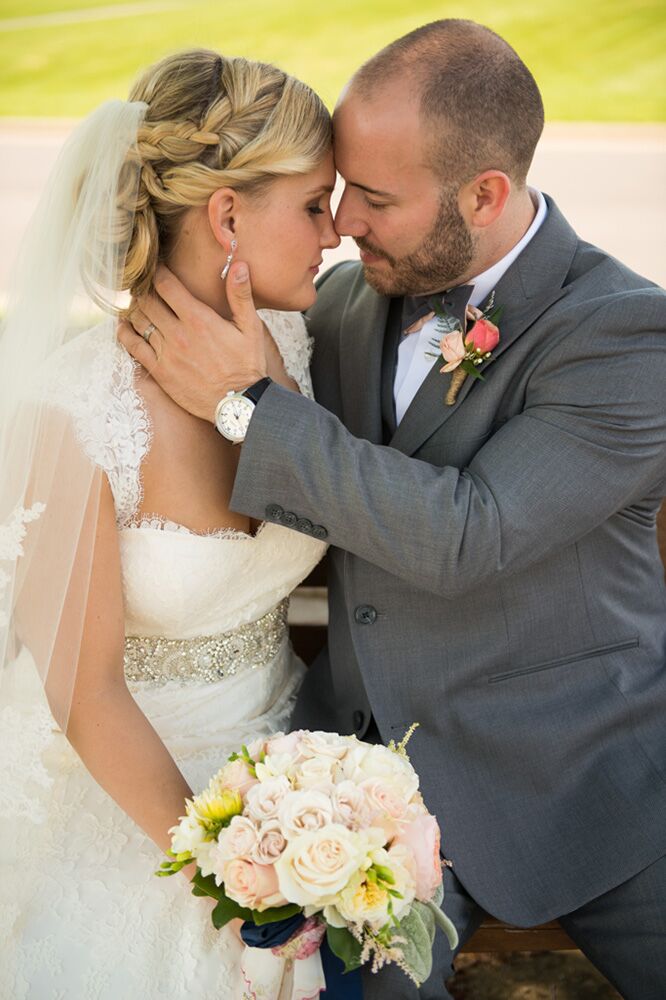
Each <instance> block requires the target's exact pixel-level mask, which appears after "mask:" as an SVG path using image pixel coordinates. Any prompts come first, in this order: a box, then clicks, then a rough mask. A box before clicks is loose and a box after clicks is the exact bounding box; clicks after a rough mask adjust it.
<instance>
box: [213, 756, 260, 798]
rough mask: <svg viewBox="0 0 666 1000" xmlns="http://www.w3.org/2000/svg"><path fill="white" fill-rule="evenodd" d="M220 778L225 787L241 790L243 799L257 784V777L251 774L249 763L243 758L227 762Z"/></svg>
mask: <svg viewBox="0 0 666 1000" xmlns="http://www.w3.org/2000/svg"><path fill="white" fill-rule="evenodd" d="M219 780H220V782H221V783H222V784H223V785H224V787H225V788H230V789H231V791H232V792H240V794H241V796H242V798H243V799H245V796H246V795H247V793H248V791H249V790H250V788H252V786H253V785H256V784H257V779H256V778H255V777H254V776H253V775H252V774H250V772H249V770H248V768H247V764H245V763H244V761H242V760H232V761H231V762H230V763H229V764H225V765H224V767H223V768H222V770H221V771H220V774H219Z"/></svg>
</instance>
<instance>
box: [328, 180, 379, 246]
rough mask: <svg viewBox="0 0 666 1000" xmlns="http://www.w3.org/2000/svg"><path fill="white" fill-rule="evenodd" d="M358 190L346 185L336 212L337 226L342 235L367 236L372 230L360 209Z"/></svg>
mask: <svg viewBox="0 0 666 1000" xmlns="http://www.w3.org/2000/svg"><path fill="white" fill-rule="evenodd" d="M357 195H358V192H356V191H354V190H353V189H351V188H350V187H349V186H348V185H345V188H344V191H343V192H342V197H341V198H340V203H339V205H338V210H337V212H336V213H335V228H336V230H337V231H338V233H339V234H340V236H366V235H367V234H368V232H369V231H370V227H369V225H368V223H367V221H366V220H365V219H364V218H363V213H362V212H361V211H360V208H361V206H360V205H359V203H358V202H359V199H358V197H357Z"/></svg>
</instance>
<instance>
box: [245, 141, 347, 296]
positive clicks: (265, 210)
mask: <svg viewBox="0 0 666 1000" xmlns="http://www.w3.org/2000/svg"><path fill="white" fill-rule="evenodd" d="M334 184H335V166H334V163H333V154H332V153H329V154H328V155H327V156H326V158H325V159H324V160H322V162H321V164H319V166H317V167H316V168H315V169H314V170H312V171H310V173H307V174H295V175H292V176H290V177H280V178H278V179H277V180H275V181H273V182H272V183H271V184H270V185H269V187H268V188H267V189H266V191H264V192H262V193H261V194H260V195H259V196H258V197H255V198H252V197H248V198H243V197H242V196H240V197H239V199H238V202H237V209H236V211H235V213H234V217H233V231H234V236H235V238H236V240H237V242H238V249H237V251H236V259H237V260H243V261H246V262H247V263H248V264H249V266H250V276H251V281H252V291H253V295H254V301H255V304H256V306H257V308H264V309H284V310H294V311H296V310H299V311H300V310H303V309H307V308H308V306H311V305H312V303H313V302H314V300H315V298H316V291H315V288H314V280H315V278H316V276H317V272H318V270H319V266H320V265H321V263H322V251H323V250H325V249H326V248H330V247H336V246H338V245H339V243H340V237H339V236H338V234H337V233H336V231H335V227H334V225H333V217H332V215H331V207H330V200H331V193H332V191H333V187H334Z"/></svg>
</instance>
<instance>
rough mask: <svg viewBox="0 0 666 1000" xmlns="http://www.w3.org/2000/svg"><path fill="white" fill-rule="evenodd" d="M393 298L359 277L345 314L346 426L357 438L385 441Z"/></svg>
mask: <svg viewBox="0 0 666 1000" xmlns="http://www.w3.org/2000/svg"><path fill="white" fill-rule="evenodd" d="M390 301H391V300H390V299H388V298H386V297H384V296H382V295H378V294H377V292H375V291H373V289H372V288H370V287H369V285H366V283H365V281H364V280H363V274H362V272H361V271H360V272H359V276H358V278H357V280H356V282H355V283H354V286H353V287H352V289H351V293H350V295H349V298H348V300H347V305H346V307H345V310H344V312H343V315H342V322H341V335H340V373H341V379H342V407H343V419H344V423H345V426H346V427H347V428H348V429H349V430H350V431H351V432H352V434H353V435H354V436H355V437H359V438H364V439H365V440H367V441H372V442H373V444H381V443H382V413H381V381H382V347H383V343H384V332H385V329H386V318H387V314H388V308H389V303H390Z"/></svg>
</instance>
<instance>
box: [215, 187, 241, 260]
mask: <svg viewBox="0 0 666 1000" xmlns="http://www.w3.org/2000/svg"><path fill="white" fill-rule="evenodd" d="M237 209H238V194H237V193H236V191H234V190H233V188H228V187H227V188H218V190H217V191H214V192H213V194H212V195H211V196H210V198H209V199H208V223H209V225H210V228H211V231H212V233H213V236H214V237H215V239H216V240H217V242H218V243H219V244H220V246H221V247H224V249H225V251H226V252H227V253H228V252H229V248H230V245H231V241H232V239H233V238H234V233H235V231H236V212H237Z"/></svg>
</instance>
